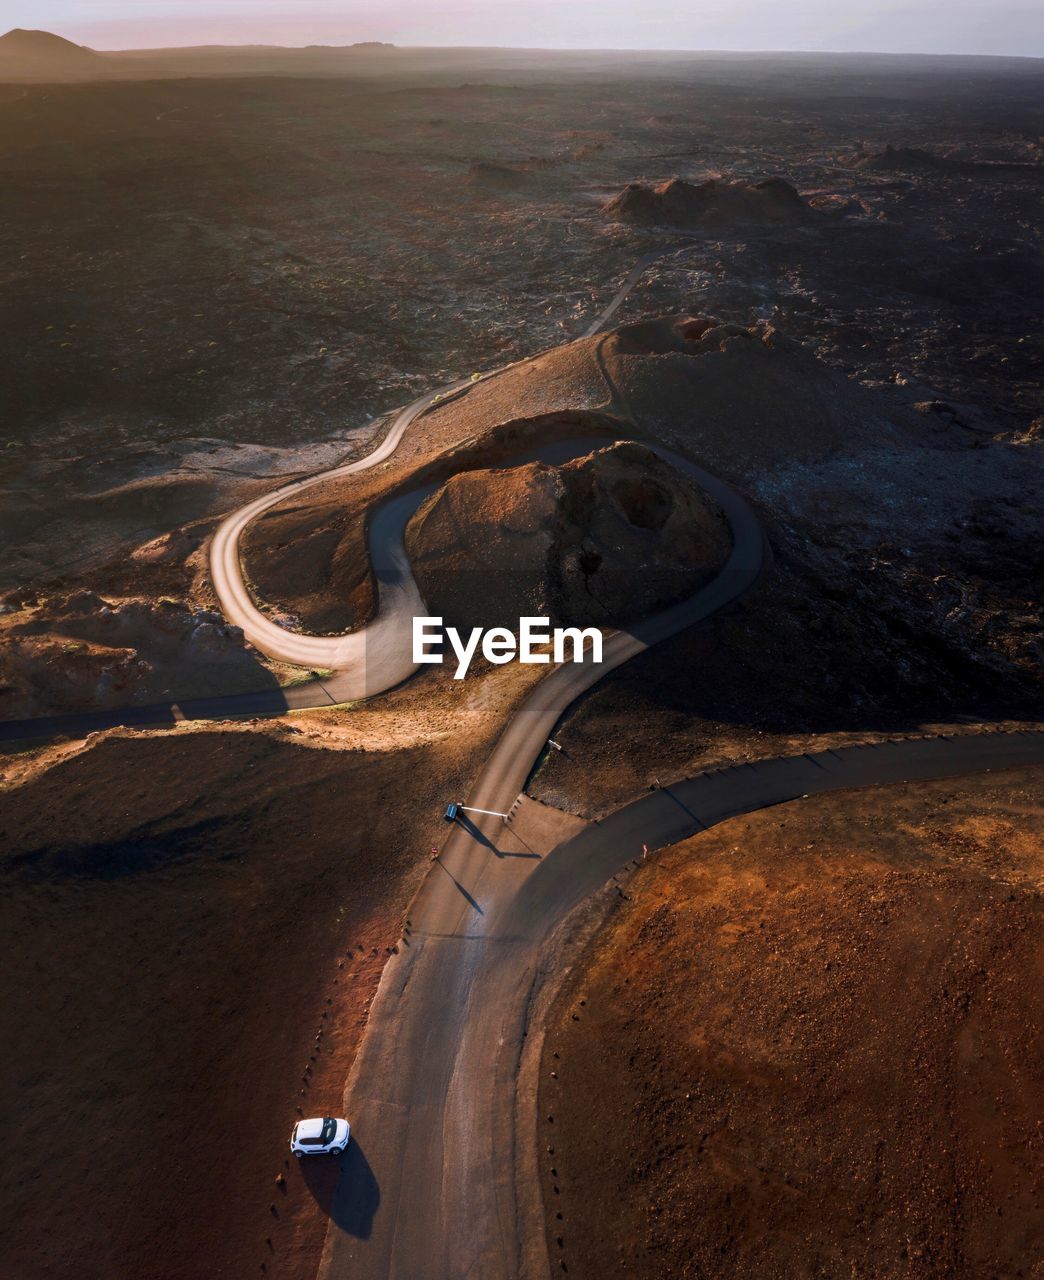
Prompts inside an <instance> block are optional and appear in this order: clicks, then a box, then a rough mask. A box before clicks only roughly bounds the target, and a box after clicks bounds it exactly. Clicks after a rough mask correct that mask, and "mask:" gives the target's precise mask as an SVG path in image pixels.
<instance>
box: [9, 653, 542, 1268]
mask: <svg viewBox="0 0 1044 1280" xmlns="http://www.w3.org/2000/svg"><path fill="white" fill-rule="evenodd" d="M526 674H528V669H523V668H517V667H516V668H513V669H512V670H510V671H506V670H505V671H503V675H504V678H503V679H501V680H500V681H499V682H498V681H497V680H492V681H490V680H487V681H484V682H483V683H482V686H481V688H479V689H474V688H470V687H467V688H466V687H464V686H462V685H460V684H457V685H454V684H453V682H452V681H447V683H446V685H445V687H442V686H441V685H440V683H439V679H438V678H437V677H436V678H434V679H426V680H425V681H424V682H423V688H422V690H421V692H422V697H421V699H420V701H419V703H418V702H413V701H411V700H410V698H409V697H407V696H406V695H405V692H404V691H400V692H399V693H396V694H392V695H390V696H389V697H388V698H387V699H385V700H383V701H382V703H381V705H380V706H379V707H369V708H363V709H359V710H356V711H350V710H347V709H345V710H337V709H335V710H331V711H324V712H315V713H301V714H296V715H294V716H292V717H290V718H289V719H288V720H287V721H284V722H282V723H280V724H268V725H264V726H258V725H246V726H242V727H239V728H236V729H234V730H233V729H230V728H228V727H227V726H225V727H222V726H213V727H211V728H208V729H201V728H198V727H191V726H188V725H186V726H183V727H182V728H180V729H178V730H175V731H173V732H156V733H149V734H134V733H122V732H120V731H115V732H113V733H110V734H106V735H103V736H102V737H100V738H97V739H95V740H94V741H93V742H91V743H88V744H87V746H86V747H85V748H84V747H81V746H80V745H78V744H67V745H65V746H64V747H59V748H56V749H53V750H48V751H47V752H44V753H42V754H22V755H5V756H3V757H0V850H2V854H0V936H2V937H3V940H4V963H3V965H2V966H0V1010H2V1014H0V1018H2V1021H0V1041H2V1042H3V1043H4V1045H5V1046H7V1048H8V1052H6V1053H5V1054H4V1055H3V1061H2V1065H0V1099H2V1110H3V1117H2V1128H3V1132H4V1134H5V1157H4V1161H3V1168H2V1172H0V1238H2V1239H3V1241H4V1247H3V1255H2V1260H0V1272H2V1274H3V1275H4V1277H5V1280H6V1278H7V1277H11V1280H42V1277H50V1276H70V1277H71V1276H76V1277H78V1278H80V1280H117V1278H119V1280H124V1278H127V1280H130V1277H146V1276H147V1277H148V1278H149V1280H200V1277H202V1276H204V1275H205V1276H207V1277H210V1276H215V1277H216V1276H227V1277H230V1278H234V1280H239V1278H240V1277H243V1276H247V1275H256V1274H261V1271H260V1268H261V1267H262V1264H264V1270H265V1274H267V1275H269V1276H278V1277H281V1278H282V1280H311V1277H312V1276H314V1274H315V1268H316V1266H317V1263H318V1251H319V1249H320V1248H321V1246H322V1241H323V1236H324V1232H325V1227H326V1212H327V1210H328V1207H329V1202H330V1198H331V1197H332V1193H333V1189H334V1184H335V1182H336V1177H337V1167H336V1162H333V1161H326V1160H317V1161H315V1162H314V1163H312V1164H309V1165H307V1166H306V1167H305V1168H299V1167H298V1165H297V1162H296V1161H292V1162H291V1161H290V1159H289V1151H288V1149H287V1142H288V1140H289V1133H290V1127H291V1125H292V1123H293V1121H294V1119H295V1118H296V1117H297V1114H298V1111H297V1108H298V1107H300V1108H302V1109H303V1110H305V1111H306V1112H314V1111H319V1112H334V1111H339V1109H340V1105H341V1098H342V1093H343V1089H344V1082H345V1080H346V1078H347V1075H348V1071H349V1068H350V1066H351V1061H352V1057H353V1055H354V1052H355V1049H356V1047H357V1044H358V1042H359V1039H360V1037H361V1034H362V1029H363V1026H364V1024H365V1019H366V1010H367V1007H368V1005H369V1000H370V998H371V996H372V993H373V990H374V988H375V986H376V982H377V980H378V978H379V976H380V971H381V969H382V967H383V964H384V961H385V960H386V959H387V948H389V947H392V946H395V945H396V944H397V939H398V938H399V930H400V927H401V922H402V917H403V915H404V913H405V910H406V904H407V902H408V900H409V897H410V895H411V893H412V891H413V889H414V888H415V887H416V885H417V883H418V882H419V879H420V877H421V876H422V875H423V873H424V871H425V870H426V868H427V866H428V850H429V848H430V846H431V845H432V844H433V843H435V842H436V841H437V840H438V839H439V838H440V837H441V835H442V831H443V829H444V824H443V823H442V820H441V808H440V806H441V805H443V804H445V802H446V800H447V798H448V797H450V796H451V794H453V793H456V791H457V790H458V789H462V788H464V787H466V785H467V782H468V780H469V779H470V778H471V776H472V775H473V773H474V770H475V768H476V764H477V761H478V760H479V759H481V758H482V757H483V755H484V754H485V753H486V752H487V751H488V749H489V746H490V734H491V732H493V731H495V729H496V726H498V725H499V724H501V723H502V722H503V718H504V717H505V715H506V714H507V712H508V710H509V707H510V703H511V701H512V700H513V699H514V698H515V697H516V696H517V694H518V690H519V681H520V675H521V676H522V677H523V678H524V676H525V675H526ZM291 1163H292V1165H293V1167H290V1165H291ZM280 1174H284V1175H285V1177H286V1183H285V1185H279V1184H277V1182H276V1178H277V1176H278V1175H280ZM201 1259H205V1260H206V1262H205V1265H204V1264H203V1263H201Z"/></svg>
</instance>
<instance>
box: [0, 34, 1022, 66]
mask: <svg viewBox="0 0 1044 1280" xmlns="http://www.w3.org/2000/svg"><path fill="white" fill-rule="evenodd" d="M16 31H21V32H25V33H27V34H39V35H49V36H57V37H58V38H59V39H62V40H68V39H69V37H68V36H60V35H59V34H58V32H56V31H48V30H47V29H46V28H43V27H11V28H9V30H7V31H5V32H4V33H3V36H6V35H11V34H13V33H14V32H16ZM3 36H0V39H3ZM69 43H70V44H76V45H77V47H78V48H81V49H87V50H89V51H90V52H91V53H97V54H99V55H102V56H104V55H107V54H115V55H118V54H125V53H137V54H145V53H167V52H171V51H175V50H176V51H181V52H186V53H191V52H192V51H194V50H201V49H227V50H237V49H241V50H251V49H266V50H271V51H274V52H294V53H305V52H307V51H309V50H320V49H329V50H331V51H338V50H342V49H356V48H365V47H367V46H371V47H372V46H377V47H381V48H385V49H395V50H399V51H408V52H421V51H424V50H427V49H440V50H451V49H466V50H472V51H490V52H501V53H638V54H664V55H668V56H683V55H686V54H705V55H729V56H742V55H747V56H750V57H764V56H771V55H773V54H792V55H796V56H802V57H813V58H815V57H859V56H863V57H874V58H975V59H980V60H982V59H1009V60H1012V61H1019V62H1040V61H1044V53H968V52H966V51H956V50H939V49H936V50H925V49H905V50H892V49H850V48H844V49H807V48H789V47H788V48H783V47H778V48H763V49H748V48H726V47H717V48H703V47H692V48H681V49H679V48H671V49H667V48H658V47H654V46H651V45H649V46H635V45H601V46H596V45H525V44H503V45H501V44H457V43H453V44H396V43H395V42H394V41H392V40H378V39H373V38H371V39H367V40H356V41H350V42H348V43H345V44H318V43H316V42H314V41H311V42H309V43H308V44H270V43H268V42H259V43H254V42H250V41H245V42H243V43H241V44H228V43H224V42H217V43H213V42H211V43H204V44H163V45H141V46H125V47H122V48H113V49H101V48H97V47H95V46H94V45H87V44H78V42H77V41H75V40H70V41H69Z"/></svg>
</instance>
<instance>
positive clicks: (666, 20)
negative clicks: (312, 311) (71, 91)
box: [0, 0, 1044, 57]
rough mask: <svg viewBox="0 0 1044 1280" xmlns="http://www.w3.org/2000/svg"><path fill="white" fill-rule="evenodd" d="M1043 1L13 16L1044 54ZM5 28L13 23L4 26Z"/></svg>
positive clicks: (195, 0) (296, 33)
mask: <svg viewBox="0 0 1044 1280" xmlns="http://www.w3.org/2000/svg"><path fill="white" fill-rule="evenodd" d="M1041 13H1042V9H1041V4H1040V0H999V2H998V3H996V4H992V3H989V0H381V2H380V3H377V0H93V2H92V0H2V3H0V15H2V19H0V21H2V24H3V27H13V26H20V27H40V28H43V29H45V30H49V31H55V32H57V33H58V34H59V35H64V36H66V37H67V38H68V39H71V40H75V41H77V42H78V43H81V44H90V45H93V46H94V47H95V48H98V49H122V48H148V47H156V46H159V45H175V44H208V43H222V44H248V43H259V44H288V45H300V44H350V43H351V42H352V41H354V40H391V41H394V42H395V43H397V44H414V45H431V44H444V45H445V44H448V45H454V44H469V45H516V46H523V47H528V48H588V49H590V48H601V49H608V48H625V49H810V50H818V49H830V50H878V51H883V52H901V53H906V52H920V53H1011V54H1028V55H1032V56H1036V57H1039V56H1042V55H1044V18H1042V17H1041ZM0 29H2V28H0Z"/></svg>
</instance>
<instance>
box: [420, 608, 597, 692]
mask: <svg viewBox="0 0 1044 1280" xmlns="http://www.w3.org/2000/svg"><path fill="white" fill-rule="evenodd" d="M447 642H448V643H449V646H450V648H451V649H452V651H453V654H454V655H455V657H456V659H457V669H456V671H455V672H454V673H453V679H454V680H463V679H464V677H465V676H466V675H467V674H468V667H470V666H471V660H472V659H473V658H474V657H475V655H476V653H478V652H479V650H480V649H481V652H482V656H483V657H484V658H485V659H486V661H487V662H492V663H493V664H494V665H495V666H500V665H502V664H503V663H505V662H526V663H540V662H544V663H547V662H583V661H584V660H585V658H586V657H587V653H586V651H587V649H588V646H590V661H591V662H601V661H602V633H601V631H599V629H598V628H597V627H555V628H554V629H553V630H552V629H551V619H550V618H519V620H518V633H517V635H516V633H515V632H513V631H511V630H510V629H509V628H508V627H490V628H489V629H488V630H483V628H482V627H473V628H472V629H471V631H470V632H469V633H468V634H467V637H466V638H465V636H464V635H463V634H462V633H461V632H460V631H458V630H457V628H456V627H445V626H443V624H442V619H441V618H414V619H413V661H414V662H417V663H420V662H443V661H445V658H446V654H445V652H444V651H445V646H446V644H447ZM548 645H550V647H551V652H550V653H547V652H540V650H542V649H543V650H546V648H547V646H548ZM433 650H435V652H433ZM567 654H568V656H567Z"/></svg>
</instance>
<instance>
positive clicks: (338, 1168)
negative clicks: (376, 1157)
mask: <svg viewBox="0 0 1044 1280" xmlns="http://www.w3.org/2000/svg"><path fill="white" fill-rule="evenodd" d="M300 1165H301V1175H302V1177H303V1178H304V1182H305V1186H306V1187H307V1188H308V1190H309V1191H310V1192H311V1193H312V1196H313V1198H314V1200H315V1202H316V1204H317V1205H318V1206H319V1209H320V1210H321V1211H322V1213H323V1214H325V1215H326V1217H328V1218H329V1219H330V1221H331V1222H332V1223H333V1224H334V1225H335V1226H336V1227H337V1228H338V1229H339V1230H341V1231H343V1232H345V1233H346V1234H347V1235H350V1236H355V1237H357V1238H358V1239H359V1240H368V1239H369V1238H370V1234H371V1233H372V1231H373V1219H374V1216H375V1215H376V1213H377V1206H378V1205H379V1204H380V1202H381V1191H380V1188H379V1187H378V1185H377V1179H376V1177H375V1176H374V1172H373V1170H372V1169H371V1168H370V1162H369V1161H368V1160H367V1159H366V1153H365V1152H364V1151H363V1149H362V1147H360V1146H359V1144H358V1142H356V1140H355V1139H354V1138H353V1139H352V1140H351V1142H349V1144H348V1150H347V1151H346V1152H345V1153H344V1155H343V1156H341V1157H340V1159H337V1158H335V1157H333V1156H311V1157H305V1159H304V1160H302V1161H301V1162H300Z"/></svg>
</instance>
